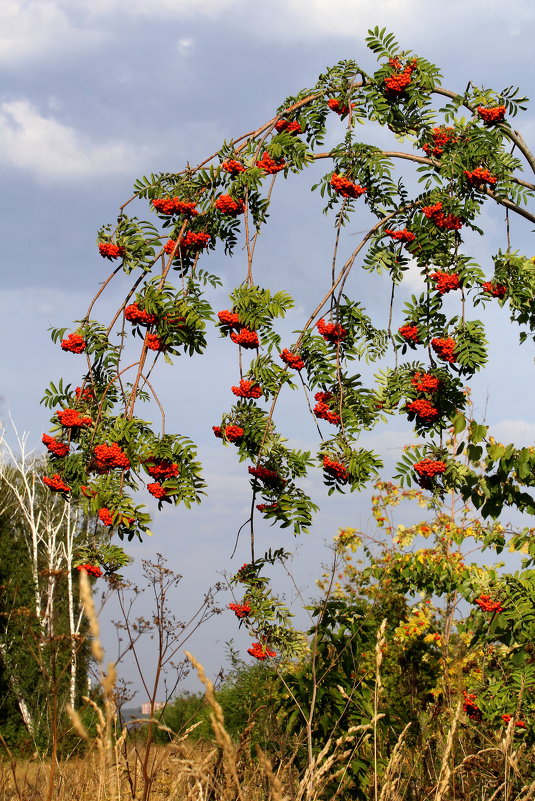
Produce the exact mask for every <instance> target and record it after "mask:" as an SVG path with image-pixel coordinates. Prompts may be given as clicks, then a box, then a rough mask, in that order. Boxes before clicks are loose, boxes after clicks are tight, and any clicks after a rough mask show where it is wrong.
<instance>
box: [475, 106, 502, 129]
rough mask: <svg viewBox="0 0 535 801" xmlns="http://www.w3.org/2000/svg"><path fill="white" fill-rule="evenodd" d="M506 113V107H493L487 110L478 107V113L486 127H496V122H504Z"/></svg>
mask: <svg viewBox="0 0 535 801" xmlns="http://www.w3.org/2000/svg"><path fill="white" fill-rule="evenodd" d="M505 111H506V108H505V106H492V107H491V108H485V106H478V107H477V113H478V114H479V116H480V117H481V119H482V120H483V122H484V123H485V125H494V123H496V122H503V120H504V118H505Z"/></svg>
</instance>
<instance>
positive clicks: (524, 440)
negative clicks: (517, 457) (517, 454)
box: [489, 420, 535, 448]
mask: <svg viewBox="0 0 535 801" xmlns="http://www.w3.org/2000/svg"><path fill="white" fill-rule="evenodd" d="M489 434H490V435H492V436H493V437H495V439H497V440H498V441H499V442H503V443H504V445H507V444H508V443H510V442H513V443H514V444H515V445H516V446H517V447H518V448H520V447H528V446H531V445H533V444H535V423H530V422H529V421H528V420H501V421H500V422H499V423H496V424H495V425H490V426H489Z"/></svg>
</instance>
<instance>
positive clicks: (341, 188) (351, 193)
mask: <svg viewBox="0 0 535 801" xmlns="http://www.w3.org/2000/svg"><path fill="white" fill-rule="evenodd" d="M331 186H332V188H333V189H334V191H335V192H336V193H337V194H338V195H341V197H353V198H357V197H360V195H363V194H364V192H366V189H365V188H364V187H363V186H359V185H358V184H354V183H353V182H352V181H350V180H349V179H348V178H344V176H343V175H338V174H337V173H333V176H332V178H331Z"/></svg>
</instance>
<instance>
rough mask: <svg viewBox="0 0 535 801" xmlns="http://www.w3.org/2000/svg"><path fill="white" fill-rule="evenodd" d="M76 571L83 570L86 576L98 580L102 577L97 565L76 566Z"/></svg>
mask: <svg viewBox="0 0 535 801" xmlns="http://www.w3.org/2000/svg"><path fill="white" fill-rule="evenodd" d="M77 569H78V570H85V572H86V573H87V575H88V576H94V577H95V578H100V577H101V576H102V569H101V568H100V567H99V566H98V565H90V564H86V565H77Z"/></svg>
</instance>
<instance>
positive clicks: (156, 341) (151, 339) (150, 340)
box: [145, 334, 165, 351]
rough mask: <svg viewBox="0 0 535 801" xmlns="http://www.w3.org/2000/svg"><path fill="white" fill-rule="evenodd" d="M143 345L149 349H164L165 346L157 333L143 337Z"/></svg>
mask: <svg viewBox="0 0 535 801" xmlns="http://www.w3.org/2000/svg"><path fill="white" fill-rule="evenodd" d="M145 345H146V346H147V348H148V349H149V350H156V351H160V350H164V348H165V346H164V343H163V342H162V339H161V338H160V337H159V336H158V334H147V336H146V337H145Z"/></svg>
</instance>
